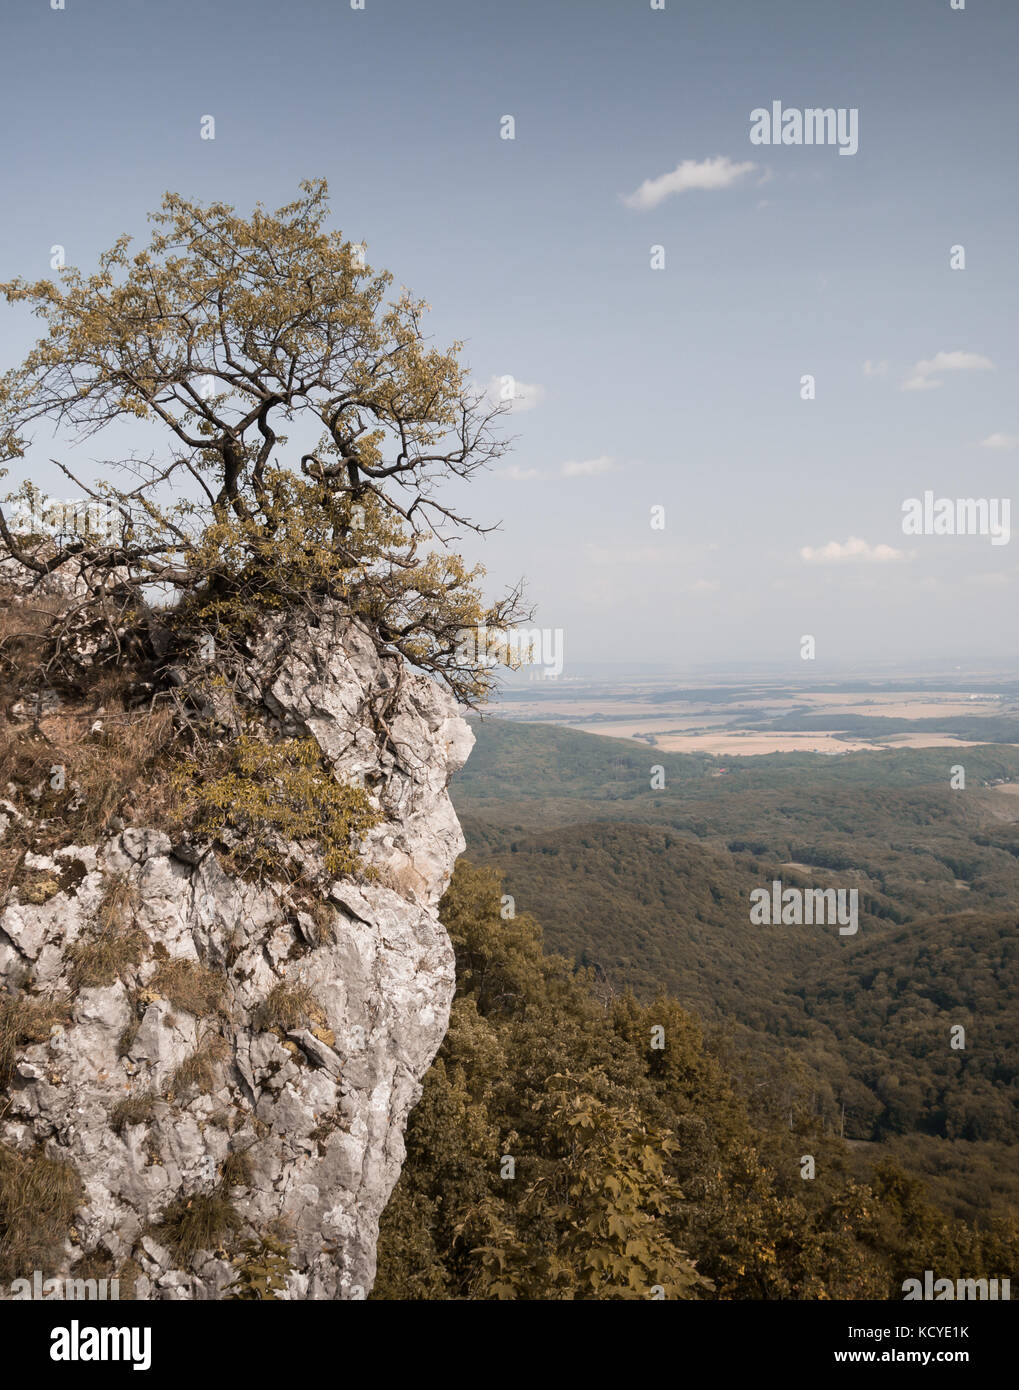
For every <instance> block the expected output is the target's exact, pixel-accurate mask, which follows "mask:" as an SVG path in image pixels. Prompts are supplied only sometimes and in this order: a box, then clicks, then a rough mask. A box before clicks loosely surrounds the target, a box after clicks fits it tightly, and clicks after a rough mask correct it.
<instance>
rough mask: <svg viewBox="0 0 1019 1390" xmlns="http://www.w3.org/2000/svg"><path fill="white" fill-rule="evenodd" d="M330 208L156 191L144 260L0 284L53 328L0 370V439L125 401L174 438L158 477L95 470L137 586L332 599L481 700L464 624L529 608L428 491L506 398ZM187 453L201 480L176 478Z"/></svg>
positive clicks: (123, 259) (123, 249)
mask: <svg viewBox="0 0 1019 1390" xmlns="http://www.w3.org/2000/svg"><path fill="white" fill-rule="evenodd" d="M328 212H329V207H328V192H327V188H326V185H325V181H324V180H315V181H313V182H307V183H303V184H302V185H301V193H300V196H299V197H298V198H297V199H296V200H295V201H293V202H291V203H289V204H287V205H286V206H284V207H281V208H279V209H277V210H276V211H275V212H270V211H267V210H266V209H265V208H263V207H261V206H260V205H259V206H257V207H256V208H255V209H254V211H253V212H252V214H251V215H250V216H249V217H242V216H239V215H238V214H237V213H236V211H235V210H234V209H233V208H232V207H229V206H228V205H226V204H224V203H218V202H217V203H212V204H210V205H208V206H203V205H201V204H199V203H196V202H191V201H188V200H187V199H184V198H182V197H180V196H178V195H176V194H167V195H166V197H165V198H164V201H163V205H162V208H161V210H160V211H159V212H157V213H156V214H154V216H153V218H152V221H153V222H154V224H155V231H154V235H153V236H152V238H151V240H150V242H149V244H148V245H147V246H146V247H144V248H143V249H141V250H140V251H139V252H138V253H137V254H136V255H130V254H129V252H128V241H129V238H127V237H121V238H120V239H119V240H118V241H117V242H116V244H115V245H114V246H112V247H111V248H110V249H109V250H108V251H107V252H105V253H104V254H103V255H102V256H101V257H100V259H99V266H98V270H97V272H96V273H95V274H92V275H87V274H84V273H83V272H81V271H80V270H78V269H75V268H73V267H67V268H66V269H65V270H63V271H62V272H61V276H60V282H59V283H55V282H54V281H51V280H41V281H38V282H36V283H34V284H29V283H26V282H24V281H22V280H14V281H10V282H8V283H5V284H2V285H0V293H3V294H5V295H6V297H7V299H8V300H9V301H11V302H13V303H25V304H28V305H29V306H30V307H31V308H32V309H33V310H34V312H35V313H36V314H37V315H38V317H40V318H41V319H42V320H43V321H44V323H45V325H46V329H47V332H46V334H45V335H44V336H43V337H42V338H41V339H40V340H39V342H38V343H37V344H36V346H35V347H34V348H33V349H32V350H31V351H30V352H29V354H28V355H27V357H26V358H25V360H24V362H23V363H22V364H21V366H20V367H18V368H16V369H14V370H12V371H10V372H8V373H6V374H5V376H4V377H2V378H0V453H2V454H3V457H4V458H6V459H13V458H17V457H19V456H21V455H23V454H24V452H25V450H26V448H27V440H28V437H29V435H30V433H31V432H32V430H34V428H35V427H36V424H37V422H38V421H39V419H40V418H43V419H46V418H50V419H53V420H56V421H59V422H60V423H61V425H64V426H69V427H70V428H72V429H74V428H75V427H77V428H79V429H81V430H83V431H85V432H88V433H92V432H94V431H95V430H102V429H103V428H105V427H106V426H108V425H111V424H113V423H114V422H115V421H117V420H118V419H119V418H121V417H125V418H127V419H129V420H130V422H131V425H132V429H133V431H134V432H135V433H137V432H138V431H141V432H142V433H143V434H144V433H146V432H148V431H149V430H151V431H152V433H153V434H154V435H155V438H154V440H153V445H154V447H158V446H159V445H160V444H162V443H164V442H165V437H166V436H167V435H169V436H170V438H171V439H172V443H173V452H174V462H173V463H171V465H170V467H169V469H168V470H166V471H163V470H159V471H158V477H153V478H151V479H146V480H145V481H143V483H142V484H141V486H140V487H136V488H133V489H132V491H131V493H130V495H128V494H127V493H125V492H123V491H121V490H120V489H118V488H117V487H115V486H114V485H113V484H112V483H107V482H105V481H100V482H98V483H97V485H96V495H97V496H99V497H103V498H108V499H109V500H110V501H111V503H112V504H113V505H114V506H117V507H119V508H120V509H122V512H124V513H127V514H128V521H127V524H126V528H125V535H124V541H125V546H126V549H127V550H128V552H129V553H130V555H131V559H130V561H129V563H128V565H127V569H128V571H129V572H130V582H137V583H138V584H142V583H144V582H145V581H146V580H147V579H148V578H149V577H153V576H158V579H159V581H160V582H161V583H163V584H166V585H168V586H169V587H170V588H172V589H173V590H174V591H175V593H176V595H177V596H179V598H180V599H181V600H182V602H181V604H180V607H179V609H178V610H177V611H178V613H179V614H180V615H183V616H184V617H185V618H186V619H188V620H190V621H194V620H195V619H197V620H198V622H199V624H200V625H203V626H205V627H206V628H207V629H208V628H209V627H214V628H216V630H217V631H221V629H222V627H223V626H226V627H228V628H234V629H236V628H237V626H238V625H240V626H245V625H247V624H248V623H250V622H251V621H252V620H253V619H255V618H257V617H258V616H259V614H263V613H265V612H266V611H267V610H270V611H271V610H276V611H278V610H280V609H283V610H289V611H293V610H295V609H300V610H301V611H302V612H305V613H307V612H308V610H309V608H312V607H313V606H314V600H315V598H317V597H320V596H324V595H329V596H331V597H333V598H336V599H338V600H340V601H341V602H342V604H343V606H344V608H345V609H346V611H348V612H350V613H352V614H355V615H357V616H359V617H361V618H363V619H364V620H365V621H366V622H367V623H368V624H369V626H370V627H371V628H372V630H373V632H374V634H375V636H376V637H377V638H378V640H379V642H380V645H382V646H383V647H385V648H386V649H387V650H388V651H390V652H399V653H401V654H402V655H403V656H405V657H407V658H408V659H409V660H411V661H414V662H416V663H418V664H419V665H421V666H422V667H423V668H424V669H426V670H429V671H431V672H433V673H434V674H436V675H438V676H439V677H440V678H441V679H444V680H445V681H446V683H447V684H448V685H449V686H450V687H451V688H452V689H453V690H454V691H455V692H456V693H457V694H459V695H462V696H463V697H465V698H468V699H471V698H476V697H477V696H478V695H480V694H482V693H484V691H485V690H487V688H488V687H489V686H490V684H491V672H490V671H488V670H487V669H486V667H485V664H484V661H483V659H480V658H481V654H475V655H464V649H463V647H462V645H461V641H460V639H459V634H460V632H461V631H464V630H466V631H471V630H473V629H476V628H477V627H478V626H479V625H482V624H483V625H485V626H486V627H487V628H488V629H489V630H490V631H495V630H496V629H499V628H503V627H507V626H510V625H512V624H513V623H514V622H516V621H519V620H520V619H522V618H524V617H526V616H527V615H526V614H525V613H524V611H523V609H522V607H521V606H520V604H519V602H518V600H519V593H517V592H514V593H512V594H510V595H508V596H507V597H506V598H504V599H501V600H499V601H497V602H496V603H494V604H491V605H486V604H485V603H484V602H483V601H482V598H481V595H480V591H479V589H478V579H479V577H480V575H481V573H482V572H481V570H480V569H478V568H469V567H467V566H465V565H464V563H463V561H462V559H461V558H460V557H459V556H458V555H456V553H455V552H454V551H453V550H450V549H449V548H448V547H449V542H450V541H451V540H452V539H454V538H455V537H456V536H458V535H462V534H464V532H465V531H467V530H478V529H480V528H479V527H478V526H477V525H475V523H473V522H472V521H471V520H470V519H469V518H468V517H466V516H465V515H463V514H461V513H459V512H457V511H456V510H455V509H454V508H453V506H452V505H451V504H450V501H449V500H440V495H439V494H440V493H441V486H440V485H441V483H442V481H444V480H446V481H450V482H454V481H455V482H458V481H459V480H463V479H467V478H470V477H471V476H472V474H473V473H474V472H476V471H477V470H478V469H480V468H483V467H485V466H486V465H488V464H491V463H492V462H493V461H494V460H496V459H498V458H499V457H500V456H501V455H502V453H503V452H504V451H505V449H506V447H507V441H505V440H504V439H503V438H502V436H501V434H500V433H499V432H498V431H497V430H496V429H495V428H494V425H495V424H496V420H495V417H496V416H498V415H499V414H500V413H501V412H502V410H503V409H504V407H500V406H493V405H492V404H491V403H490V402H489V400H488V398H487V394H486V392H485V391H484V390H483V389H480V388H478V387H476V386H474V385H473V384H472V383H471V382H470V380H469V373H468V371H467V369H466V368H465V367H464V366H463V364H462V363H461V361H460V352H461V348H462V344H461V343H459V342H454V343H452V344H451V345H450V346H449V347H446V348H442V347H438V346H436V345H434V344H433V343H432V341H431V336H430V334H429V333H428V332H427V331H426V327H425V324H424V316H425V313H426V311H427V309H428V306H427V304H425V302H424V301H423V300H420V299H418V298H415V297H414V296H413V295H412V294H411V293H410V292H409V291H407V290H402V291H401V292H400V293H399V294H397V295H394V296H393V297H391V298H389V297H387V296H388V295H389V292H390V286H391V284H392V279H393V277H392V276H391V275H390V274H389V273H388V272H386V271H381V272H377V271H375V270H373V269H372V268H371V267H369V266H367V265H366V264H365V261H364V257H363V250H364V248H363V247H362V246H360V245H355V244H354V243H352V242H350V241H345V240H344V239H343V237H342V235H341V234H340V233H339V232H338V231H329V230H327V227H326V222H327V217H328ZM207 382H210V383H212V388H213V389H212V392H211V393H210V392H209V391H208V390H205V389H203V388H204V386H205V384H206V383H207ZM284 431H285V433H284ZM288 436H291V437H294V438H297V439H299V440H300V441H301V443H300V444H299V445H291V446H290V447H289V448H288V445H289V439H288ZM304 450H308V452H304ZM177 470H179V472H180V478H179V479H178V478H174V477H173V476H172V475H173V474H174V473H175V472H176V471H177ZM185 470H187V473H188V474H189V475H190V476H189V477H188V478H187V481H188V482H191V481H192V480H193V479H194V478H197V479H198V480H199V482H200V483H201V490H200V491H199V492H198V493H197V494H192V495H189V493H190V489H187V488H182V487H180V486H177V487H174V483H175V482H183V481H185V478H184V474H185ZM153 472H154V473H156V470H153ZM164 483H165V484H167V486H166V487H165V488H164V487H163V486H162V484H164ZM437 541H441V545H440V544H436V542H437ZM75 544H82V545H85V547H86V549H87V551H88V553H89V556H90V559H91V560H92V561H93V563H92V564H91V565H90V567H89V572H91V573H99V572H100V571H105V572H106V573H109V571H110V570H111V569H112V568H115V567H117V566H120V567H123V566H124V550H123V549H121V548H120V547H119V546H112V545H109V544H105V547H104V541H103V538H102V537H101V536H98V537H90V536H84V537H80V538H76V541H75ZM34 547H35V542H30V543H28V550H29V552H30V551H31V550H32V549H33V548H34ZM96 560H98V561H99V562H100V563H99V564H98V565H97V564H96V563H95V562H96ZM121 573H123V571H121ZM91 597H92V603H93V611H94V612H96V613H100V612H101V609H102V602H101V595H100V594H99V593H98V592H97V593H96V594H94V595H92V596H91ZM171 606H172V605H171ZM114 635H115V634H114ZM118 641H119V639H118ZM113 645H114V646H116V645H117V643H114V644H113Z"/></svg>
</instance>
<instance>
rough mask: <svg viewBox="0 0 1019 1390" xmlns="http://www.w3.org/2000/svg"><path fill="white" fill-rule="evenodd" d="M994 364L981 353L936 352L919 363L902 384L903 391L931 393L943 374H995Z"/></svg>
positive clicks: (939, 383)
mask: <svg viewBox="0 0 1019 1390" xmlns="http://www.w3.org/2000/svg"><path fill="white" fill-rule="evenodd" d="M993 371H994V363H993V362H992V361H991V359H990V358H989V357H984V356H982V354H981V353H979V352H936V353H935V354H934V356H933V357H928V358H925V359H924V360H922V361H920V362H918V363H917V364H916V366H915V367H914V368H913V370H912V371H911V372H910V374H909V376H908V377H907V378H906V380H905V381H904V382H903V383H902V390H903V391H931V390H933V389H934V387H936V386H940V385H941V382H940V380H938V379H937V378H938V377H940V375H941V373H942V372H993Z"/></svg>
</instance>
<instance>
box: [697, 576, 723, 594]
mask: <svg viewBox="0 0 1019 1390" xmlns="http://www.w3.org/2000/svg"><path fill="white" fill-rule="evenodd" d="M719 587H720V583H719V581H718V580H717V579H698V580H697V581H696V582H695V583H693V584H691V585H690V588H689V592H690V593H691V594H713V593H715V591H716V590H717V589H718V588H719Z"/></svg>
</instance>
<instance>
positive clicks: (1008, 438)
mask: <svg viewBox="0 0 1019 1390" xmlns="http://www.w3.org/2000/svg"><path fill="white" fill-rule="evenodd" d="M980 447H981V448H982V449H1019V434H989V435H988V436H987V438H986V439H981V441H980Z"/></svg>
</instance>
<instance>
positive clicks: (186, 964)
mask: <svg viewBox="0 0 1019 1390" xmlns="http://www.w3.org/2000/svg"><path fill="white" fill-rule="evenodd" d="M226 989H227V978H226V976H225V975H221V974H219V973H218V972H217V971H215V970H208V969H206V967H205V966H204V965H199V964H198V963H197V962H196V961H192V960H167V961H164V962H163V964H162V965H160V967H159V969H158V970H157V971H156V973H155V975H154V976H153V977H152V979H151V980H150V981H149V984H148V991H149V992H150V993H152V994H156V995H160V996H162V998H164V999H169V1001H170V1003H171V1004H173V1006H174V1007H175V1008H178V1009H183V1010H184V1012H185V1013H189V1014H192V1015H193V1016H194V1017H195V1018H212V1017H214V1016H215V1015H216V1014H220V1015H222V1016H223V1017H224V1018H225V1017H226V1016H227V1011H226V1009H225V1008H224V1007H223V996H224V995H225V994H226Z"/></svg>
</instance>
